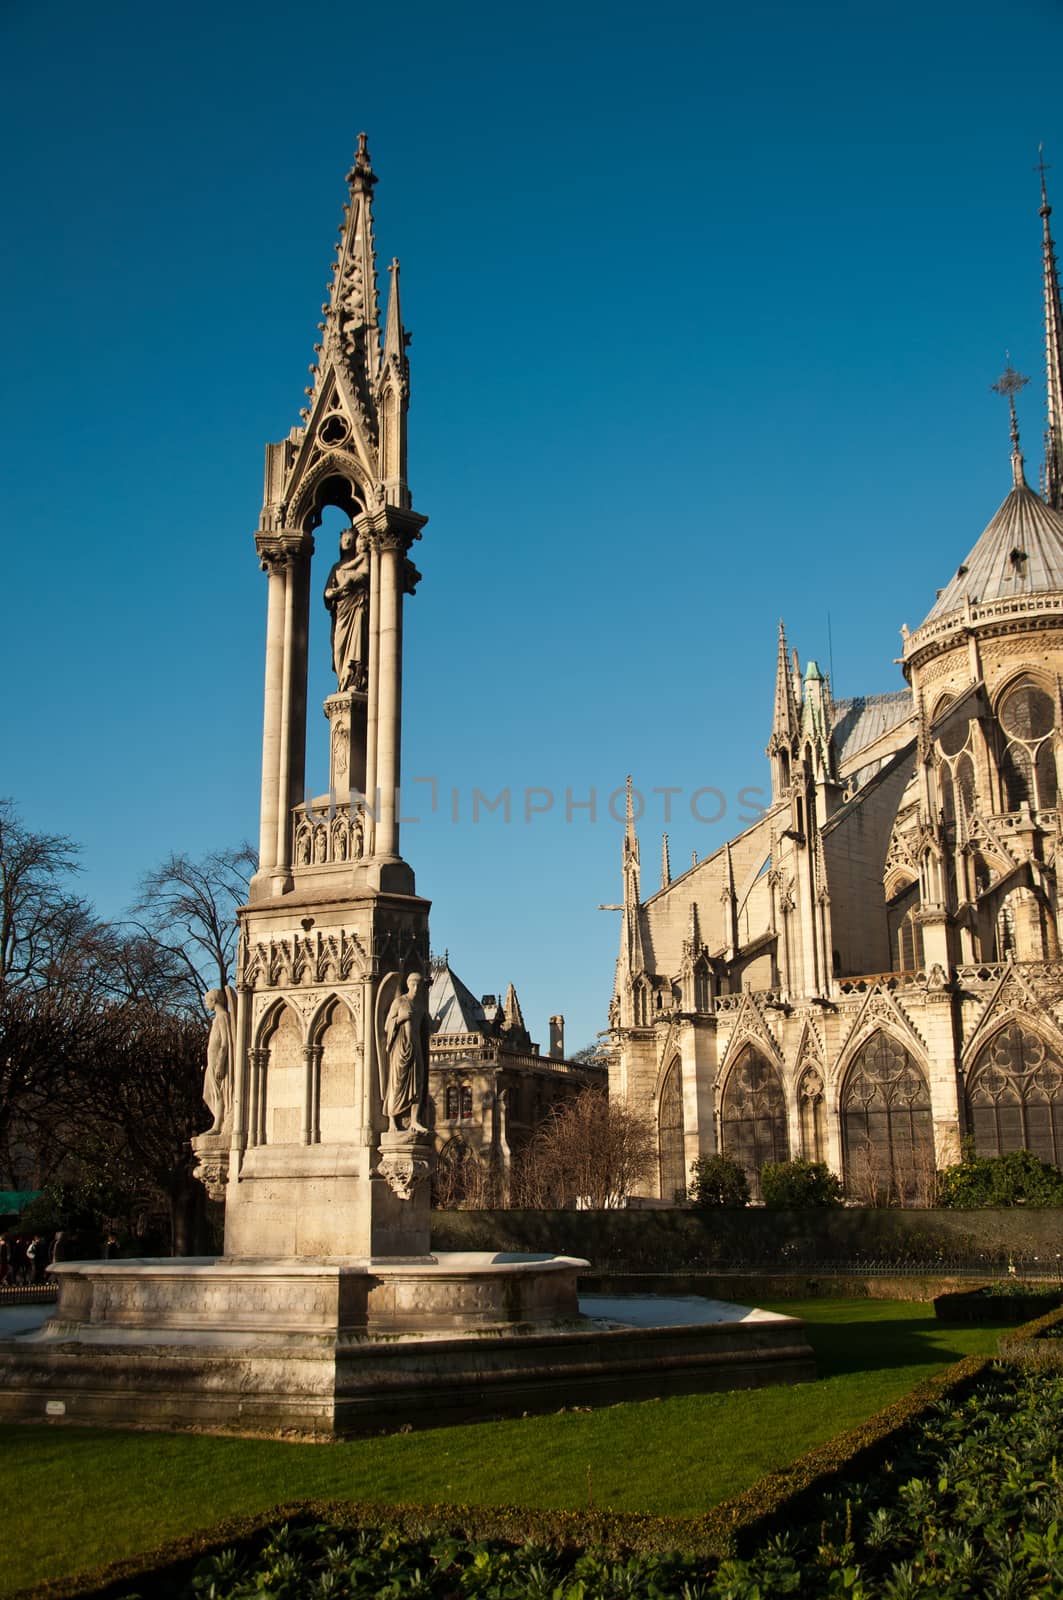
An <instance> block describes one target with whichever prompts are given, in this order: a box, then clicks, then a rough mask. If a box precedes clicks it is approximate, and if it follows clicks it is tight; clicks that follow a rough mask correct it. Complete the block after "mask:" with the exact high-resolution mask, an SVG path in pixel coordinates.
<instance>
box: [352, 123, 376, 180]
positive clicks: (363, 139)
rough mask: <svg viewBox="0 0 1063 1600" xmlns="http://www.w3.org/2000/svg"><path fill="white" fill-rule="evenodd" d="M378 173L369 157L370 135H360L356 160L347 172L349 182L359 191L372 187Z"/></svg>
mask: <svg viewBox="0 0 1063 1600" xmlns="http://www.w3.org/2000/svg"><path fill="white" fill-rule="evenodd" d="M376 181H377V180H376V173H375V172H374V171H373V164H372V161H371V160H370V157H369V136H368V134H365V133H360V134H359V135H358V148H357V150H356V151H355V152H354V162H353V165H352V166H351V170H350V172H348V174H347V182H348V183H349V184H350V186H351V188H352V189H353V190H354V191H355V192H356V193H357V192H360V191H361V190H363V189H366V188H372V186H373V184H374V183H376Z"/></svg>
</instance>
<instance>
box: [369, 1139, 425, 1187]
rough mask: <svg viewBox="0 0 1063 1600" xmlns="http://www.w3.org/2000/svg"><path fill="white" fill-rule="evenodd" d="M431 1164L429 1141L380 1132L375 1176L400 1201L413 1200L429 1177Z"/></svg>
mask: <svg viewBox="0 0 1063 1600" xmlns="http://www.w3.org/2000/svg"><path fill="white" fill-rule="evenodd" d="M434 1165H435V1152H434V1149H433V1147H432V1144H431V1143H430V1142H429V1141H427V1140H425V1139H419V1138H417V1136H416V1135H415V1134H409V1133H383V1134H381V1136H380V1159H379V1161H378V1162H377V1169H376V1170H377V1176H378V1177H380V1178H383V1179H384V1181H385V1182H386V1183H387V1185H388V1188H389V1189H390V1190H391V1192H392V1194H394V1195H397V1196H398V1198H399V1199H400V1200H412V1199H413V1197H414V1194H415V1192H416V1191H417V1189H419V1188H420V1186H421V1184H422V1183H425V1182H427V1180H428V1179H429V1178H430V1177H431V1175H432V1168H433V1166H434Z"/></svg>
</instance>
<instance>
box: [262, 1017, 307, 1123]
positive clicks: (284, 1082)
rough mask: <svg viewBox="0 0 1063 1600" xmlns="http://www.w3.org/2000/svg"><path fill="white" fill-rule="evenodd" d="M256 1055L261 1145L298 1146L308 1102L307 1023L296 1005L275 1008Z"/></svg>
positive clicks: (263, 1029)
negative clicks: (304, 1022)
mask: <svg viewBox="0 0 1063 1600" xmlns="http://www.w3.org/2000/svg"><path fill="white" fill-rule="evenodd" d="M258 1038H259V1041H260V1043H259V1046H258V1049H257V1050H256V1052H255V1056H256V1062H257V1066H258V1086H257V1092H256V1094H255V1100H256V1103H257V1106H258V1108H259V1110H258V1116H257V1118H256V1120H257V1122H258V1139H257V1142H258V1143H259V1144H298V1143H300V1141H301V1136H302V1128H303V1119H304V1107H305V1103H306V1048H305V1042H304V1032H303V1021H302V1018H301V1017H300V1015H299V1013H298V1012H297V1011H296V1010H295V1007H294V1006H291V1005H288V1003H287V1002H286V1001H283V1000H282V1001H281V1002H280V1003H279V1004H278V1005H276V1006H272V1007H271V1008H270V1010H269V1011H268V1012H267V1013H266V1016H265V1017H264V1018H263V1020H262V1024H261V1026H260V1028H259V1031H258Z"/></svg>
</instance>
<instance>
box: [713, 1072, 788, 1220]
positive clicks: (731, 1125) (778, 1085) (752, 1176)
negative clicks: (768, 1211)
mask: <svg viewBox="0 0 1063 1600" xmlns="http://www.w3.org/2000/svg"><path fill="white" fill-rule="evenodd" d="M720 1146H721V1149H722V1150H723V1152H724V1154H725V1155H729V1156H732V1157H733V1158H734V1160H735V1161H737V1162H738V1163H739V1165H740V1166H741V1167H743V1168H744V1169H745V1173H746V1176H747V1178H748V1179H749V1188H750V1193H751V1194H752V1195H753V1196H754V1198H757V1199H759V1197H760V1169H761V1167H762V1166H763V1165H764V1163H765V1162H766V1161H786V1160H787V1159H788V1158H789V1154H790V1150H789V1140H788V1139H787V1133H786V1100H785V1097H784V1095H783V1087H782V1082H781V1080H780V1078H779V1074H778V1072H777V1071H776V1070H775V1068H774V1067H773V1066H772V1064H771V1062H770V1061H768V1060H767V1058H766V1057H765V1056H763V1055H761V1053H760V1051H759V1050H757V1049H756V1048H755V1047H754V1046H753V1045H746V1047H745V1049H744V1050H743V1051H742V1053H741V1055H740V1056H739V1057H738V1060H737V1061H736V1062H735V1064H734V1066H733V1068H732V1069H731V1071H730V1073H729V1074H728V1078H727V1082H726V1083H725V1085H724V1090H723V1097H722V1100H721V1104H720Z"/></svg>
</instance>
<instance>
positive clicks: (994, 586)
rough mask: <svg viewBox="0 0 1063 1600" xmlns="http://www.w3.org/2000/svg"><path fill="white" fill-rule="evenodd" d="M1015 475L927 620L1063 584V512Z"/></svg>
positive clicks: (1055, 587)
mask: <svg viewBox="0 0 1063 1600" xmlns="http://www.w3.org/2000/svg"><path fill="white" fill-rule="evenodd" d="M1016 477H1017V479H1018V480H1019V481H1017V482H1016V484H1015V487H1014V488H1013V489H1012V491H1011V493H1010V494H1009V495H1008V497H1007V499H1006V500H1005V501H1004V504H1003V505H1002V506H1001V507H1000V509H999V511H998V512H997V514H996V516H995V517H994V518H993V520H992V521H991V522H990V524H989V526H988V527H987V528H986V530H985V532H984V533H983V534H982V537H981V538H980V539H979V540H978V543H977V544H976V545H975V547H974V549H973V550H972V551H971V553H970V555H969V556H968V557H967V559H966V560H965V561H964V562H963V564H962V565H961V566H960V567H959V568H958V570H957V572H956V576H955V577H954V578H953V580H952V582H951V583H950V584H948V586H947V587H946V588H944V589H942V590H941V591H940V592H939V594H938V597H937V601H936V603H935V605H934V606H933V608H932V609H931V611H930V613H929V614H928V616H927V618H926V621H927V622H934V621H936V620H937V618H938V617H944V616H947V615H948V614H949V612H951V611H959V610H961V609H962V608H963V606H964V605H965V603H966V602H967V601H968V600H970V601H971V603H972V605H979V604H981V605H984V604H986V603H987V602H988V601H991V600H1005V599H1010V598H1012V597H1013V596H1015V595H1027V594H1039V593H1043V592H1044V591H1046V590H1049V589H1063V516H1061V515H1060V513H1059V512H1058V511H1052V510H1051V509H1050V508H1049V507H1048V506H1046V505H1045V503H1044V501H1043V500H1042V499H1041V497H1040V496H1039V495H1036V494H1034V492H1033V490H1032V489H1031V488H1030V487H1029V486H1028V484H1026V483H1025V482H1024V481H1022V474H1021V470H1020V471H1019V472H1017V473H1016Z"/></svg>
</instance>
